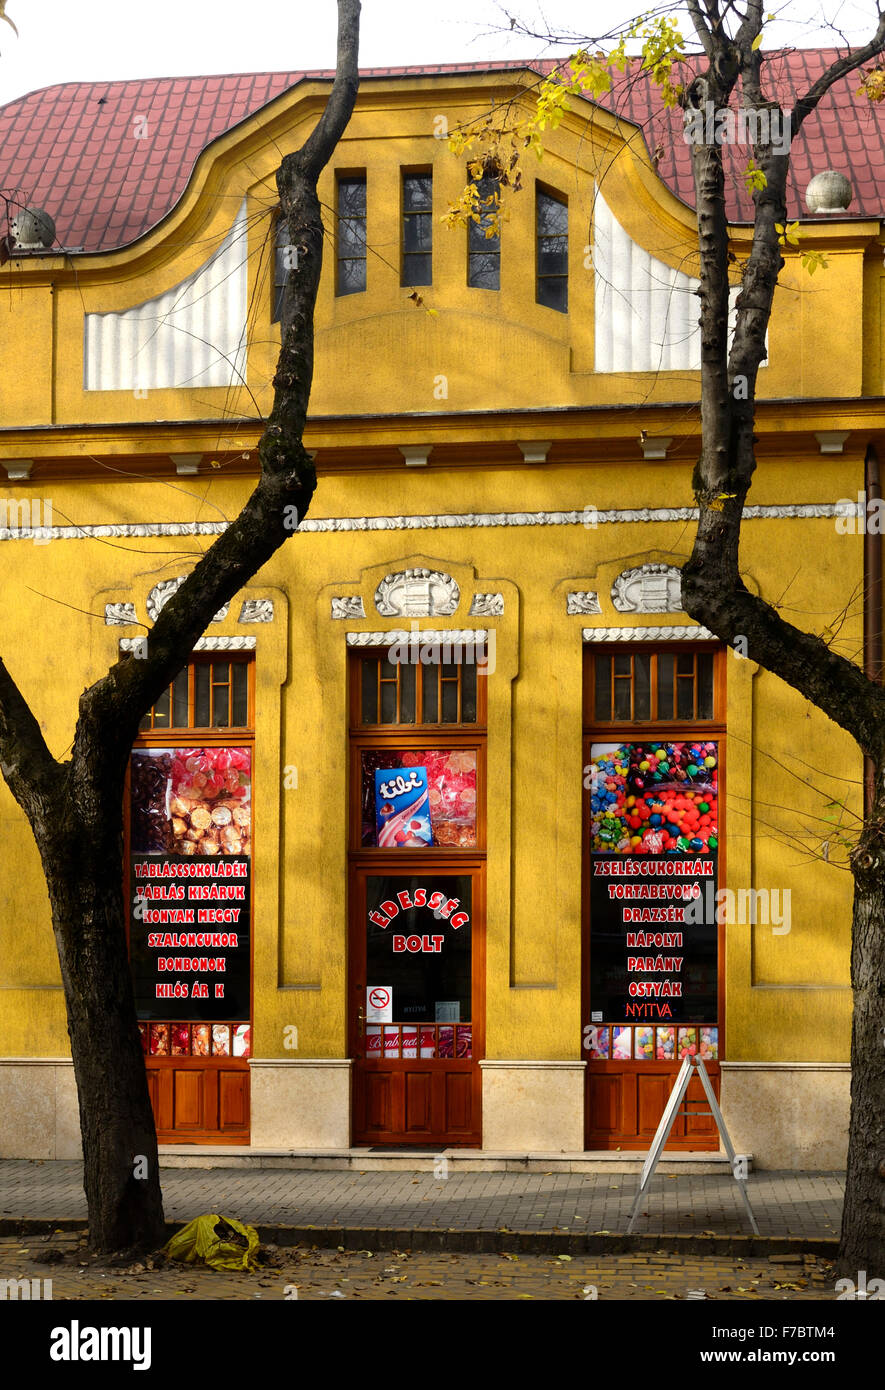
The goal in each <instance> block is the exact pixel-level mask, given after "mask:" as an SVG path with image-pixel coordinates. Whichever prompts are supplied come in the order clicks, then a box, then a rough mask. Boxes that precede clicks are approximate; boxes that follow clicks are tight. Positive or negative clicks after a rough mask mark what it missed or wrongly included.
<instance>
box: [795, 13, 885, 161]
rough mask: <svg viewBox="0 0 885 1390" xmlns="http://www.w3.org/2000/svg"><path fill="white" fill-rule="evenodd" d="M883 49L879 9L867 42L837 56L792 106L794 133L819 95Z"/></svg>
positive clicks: (884, 20) (884, 16)
mask: <svg viewBox="0 0 885 1390" xmlns="http://www.w3.org/2000/svg"><path fill="white" fill-rule="evenodd" d="M883 49H885V11H882V10H880V11H879V23H878V26H877V28H876V32H875V34H874V35H873V37H872V38H871V39H870V41H869V43H866V44H864V46H863V48H858V49H856V50H855V51H854V53H849V54H848V55H847V56H846V57H844V58H837V59H836V62H835V63H833V64H832V65H831V66H830V67H829V68H827V70H826V72H825V73H823V74H822V76H820V77H819V78H818V79H817V81H816V82H815V83H814V84H813V85H812V86H811V87H810V88H809V89H808V91H807V92H806V93H805V95H804V96H803V97H800V98H799V100H798V101H797V102H796V105H795V106H794V107H793V131H794V134H795V132H796V131H797V130H799V129H800V128H801V126H802V122H803V121H804V120H805V118H806V116H810V115H811V113H812V111H813V110H814V109H815V107H816V106H817V104H818V102H819V101H820V100H821V97H824V96H826V94H827V92H828V91H829V90H830V88H831V87H832V86H833V85H834V84H835V83H836V82H838V81H839V79H840V77H846V76H847V75H848V73H850V72H856V71H857V69H858V68H861V67H863V65H864V63H868V62H869V60H870V59H871V58H876V57H878V55H879V54H880V53H881V52H882V51H883Z"/></svg>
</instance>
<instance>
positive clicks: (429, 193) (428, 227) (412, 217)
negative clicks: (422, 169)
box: [402, 170, 433, 286]
mask: <svg viewBox="0 0 885 1390" xmlns="http://www.w3.org/2000/svg"><path fill="white" fill-rule="evenodd" d="M402 283H403V284H404V285H410V286H411V285H430V284H432V283H433V175H432V174H431V173H430V171H429V170H428V172H427V173H423V174H403V262H402Z"/></svg>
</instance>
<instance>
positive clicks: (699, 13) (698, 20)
mask: <svg viewBox="0 0 885 1390" xmlns="http://www.w3.org/2000/svg"><path fill="white" fill-rule="evenodd" d="M686 4H687V6H688V13H689V16H690V17H691V22H692V25H693V26H694V31H695V33H696V34H697V36H698V42H699V43H700V45H701V48H702V49H703V50H704V52H705V54H706V55H707V57H708V59H709V60H710V62H712V61H713V54H714V52H715V43H714V39H713V35H712V34H711V32H710V28H709V25H708V24H707V21H706V19H705V18H704V13H703V10H702V9H701V0H686Z"/></svg>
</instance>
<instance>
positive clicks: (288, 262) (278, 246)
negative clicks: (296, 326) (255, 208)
mask: <svg viewBox="0 0 885 1390" xmlns="http://www.w3.org/2000/svg"><path fill="white" fill-rule="evenodd" d="M296 265H297V259H296V256H295V250H294V247H293V246H292V245H291V243H290V238H289V228H288V226H287V224H286V219H285V217H284V216H283V214H282V213H278V214H277V219H276V224H275V231H274V274H273V317H272V322H273V323H279V321H280V319H281V318H282V317H283V295H284V294H285V292H286V281H287V280H288V278H289V271H290V270H294V268H295V266H296Z"/></svg>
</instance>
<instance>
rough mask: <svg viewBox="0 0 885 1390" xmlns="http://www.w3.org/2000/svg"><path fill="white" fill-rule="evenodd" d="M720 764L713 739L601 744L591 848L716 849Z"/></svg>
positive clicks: (595, 754) (595, 759)
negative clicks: (708, 740) (709, 740)
mask: <svg viewBox="0 0 885 1390" xmlns="http://www.w3.org/2000/svg"><path fill="white" fill-rule="evenodd" d="M718 762H719V758H718V748H717V745H716V744H715V743H711V742H702V741H688V740H686V741H684V742H673V743H651V742H649V743H621V744H594V746H593V748H592V749H591V759H590V810H591V829H590V833H591V837H592V838H591V849H592V850H593V851H594V852H595V853H599V852H606V853H609V854H612V853H617V854H697V853H702V852H704V851H706V850H715V849H716V848H717V847H718V844H719V828H718V770H719V769H718Z"/></svg>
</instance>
